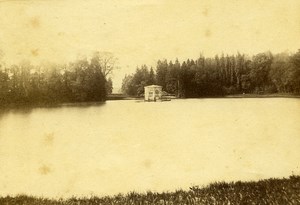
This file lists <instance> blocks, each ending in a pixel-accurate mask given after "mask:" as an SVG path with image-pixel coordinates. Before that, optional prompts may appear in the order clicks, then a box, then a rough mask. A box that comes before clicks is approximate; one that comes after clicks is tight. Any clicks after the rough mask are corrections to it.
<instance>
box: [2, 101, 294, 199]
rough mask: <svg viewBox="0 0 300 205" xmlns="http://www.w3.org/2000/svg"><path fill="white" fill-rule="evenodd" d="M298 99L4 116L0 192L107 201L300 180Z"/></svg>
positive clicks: (130, 104)
mask: <svg viewBox="0 0 300 205" xmlns="http://www.w3.org/2000/svg"><path fill="white" fill-rule="evenodd" d="M299 125H300V100H299V99H279V98H278V99H191V100H173V101H171V102H163V103H144V102H140V103H138V102H135V101H108V102H106V103H105V104H102V105H101V104H94V105H89V106H84V105H81V106H64V107H60V108H38V109H32V110H13V111H9V112H2V113H0V173H1V174H0V195H6V194H20V193H25V194H32V195H38V196H40V195H42V196H50V197H57V196H64V197H68V196H71V195H80V196H82V195H85V196H90V195H92V194H93V195H103V194H116V193H119V192H123V193H124V192H128V191H133V190H135V191H141V192H144V191H147V190H155V191H162V190H169V191H172V190H175V189H178V188H184V189H187V188H188V187H189V186H191V185H205V184H207V183H209V182H213V181H219V180H225V181H231V180H252V179H255V180H256V179H262V178H269V177H288V176H289V175H291V174H293V173H294V174H300V126H299Z"/></svg>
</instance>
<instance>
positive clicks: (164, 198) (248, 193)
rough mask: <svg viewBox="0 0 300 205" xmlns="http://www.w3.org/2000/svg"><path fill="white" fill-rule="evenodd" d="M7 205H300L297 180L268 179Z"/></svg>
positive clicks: (3, 200) (16, 200)
mask: <svg viewBox="0 0 300 205" xmlns="http://www.w3.org/2000/svg"><path fill="white" fill-rule="evenodd" d="M0 204H9V205H19V204H20V205H21V204H22V205H38V204H39V205H54V204H55V205H65V204H69V205H96V204H98V205H100V204H103V205H106V204H120V205H121V204H122V205H126V204H139V205H142V204H143V205H144V204H160V205H171V204H172V205H173V204H174V205H175V204H177V205H180V204H182V205H183V204H186V205H196V204H300V177H299V176H291V177H290V178H289V179H268V180H261V181H258V182H235V183H233V182H232V183H225V182H220V183H214V184H211V185H209V186H207V187H203V188H200V187H197V186H196V187H191V188H190V190H189V191H183V190H178V191H175V192H169V193H153V192H147V193H145V194H138V193H134V192H132V193H128V194H127V195H121V194H119V195H116V196H112V197H108V196H107V197H101V198H99V197H90V198H75V197H73V198H70V199H59V200H55V199H45V198H36V197H30V196H25V195H20V196H16V197H10V196H6V197H0Z"/></svg>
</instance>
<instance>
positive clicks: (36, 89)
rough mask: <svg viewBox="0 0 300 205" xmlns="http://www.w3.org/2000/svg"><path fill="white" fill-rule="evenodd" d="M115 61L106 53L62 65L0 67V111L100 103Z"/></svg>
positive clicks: (23, 64) (105, 92) (106, 91)
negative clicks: (8, 108)
mask: <svg viewBox="0 0 300 205" xmlns="http://www.w3.org/2000/svg"><path fill="white" fill-rule="evenodd" d="M114 63H115V58H114V57H113V56H112V54H109V53H99V52H97V53H94V54H93V56H92V58H91V59H89V60H88V59H87V58H86V57H84V58H80V59H78V60H76V61H74V62H71V63H69V64H66V65H58V64H53V63H42V64H40V65H32V64H31V63H30V62H28V61H22V62H21V63H19V64H18V65H11V66H5V65H4V64H2V65H1V67H0V107H3V106H6V105H24V104H28V105H30V104H56V103H65V102H86V101H104V100H105V99H106V95H107V93H111V92H112V81H111V79H110V78H108V76H109V74H110V73H111V72H112V70H113V68H114Z"/></svg>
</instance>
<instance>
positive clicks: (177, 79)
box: [122, 50, 300, 97]
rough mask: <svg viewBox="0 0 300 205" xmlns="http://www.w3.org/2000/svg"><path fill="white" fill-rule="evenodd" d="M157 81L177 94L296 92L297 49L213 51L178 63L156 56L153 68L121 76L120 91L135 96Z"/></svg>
mask: <svg viewBox="0 0 300 205" xmlns="http://www.w3.org/2000/svg"><path fill="white" fill-rule="evenodd" d="M150 84H158V85H161V86H163V90H164V91H166V92H168V93H171V94H175V95H177V96H178V97H205V96H223V95H230V94H243V93H255V94H271V93H290V94H299V93H300V50H299V51H298V52H297V53H295V54H288V53H280V54H275V55H273V54H272V53H271V52H266V53H259V54H257V55H254V56H252V57H249V56H247V55H245V54H240V53H238V54H237V55H224V54H222V55H221V56H218V55H216V56H215V57H214V58H206V57H204V56H203V55H200V57H199V58H198V59H195V60H193V59H187V60H186V61H183V62H182V63H180V62H179V61H178V60H177V59H176V61H175V62H172V61H170V62H168V61H167V60H159V61H158V62H157V66H156V72H155V73H154V71H153V68H150V69H148V67H147V66H146V65H143V66H142V67H140V68H139V67H138V68H137V70H136V72H135V73H134V74H132V75H127V76H125V78H124V79H123V84H122V91H123V92H124V93H126V94H128V95H133V96H139V95H141V94H142V93H143V87H144V86H145V85H150Z"/></svg>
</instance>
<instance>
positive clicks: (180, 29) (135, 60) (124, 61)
mask: <svg viewBox="0 0 300 205" xmlns="http://www.w3.org/2000/svg"><path fill="white" fill-rule="evenodd" d="M299 11H300V1H299V0H285V1H282V0H244V1H237V0H227V1H215V0H205V1H201V0H198V1H196V0H189V1H186V0H144V1H141V0H118V1H117V0H19V1H18V0H2V1H1V0H0V50H2V53H3V54H4V57H3V60H5V62H6V63H7V64H13V63H18V62H19V61H21V60H23V59H27V60H30V61H31V62H33V63H39V62H41V61H45V60H46V61H53V62H57V63H65V62H70V61H72V60H74V59H76V57H78V55H90V54H91V53H92V52H94V51H105V52H111V53H113V55H114V56H115V57H117V58H118V66H119V67H120V69H118V70H116V71H115V72H114V74H113V76H112V78H113V83H114V87H115V91H116V90H117V89H118V88H119V87H121V82H122V78H123V77H124V75H125V74H126V73H127V74H130V73H133V72H134V71H135V69H136V67H137V66H139V65H141V64H147V65H149V66H153V67H155V65H156V62H157V60H158V59H165V58H166V59H168V60H175V59H176V58H178V59H179V60H181V61H182V60H186V59H187V58H193V59H196V58H197V57H198V56H199V55H200V53H202V54H204V55H205V56H208V57H210V56H214V55H216V54H221V53H222V52H224V53H228V54H235V53H237V52H242V53H246V54H249V55H252V54H256V53H259V52H265V51H268V50H270V51H271V52H274V53H278V52H282V51H290V52H295V51H297V50H298V49H299V48H300V12H299Z"/></svg>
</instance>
